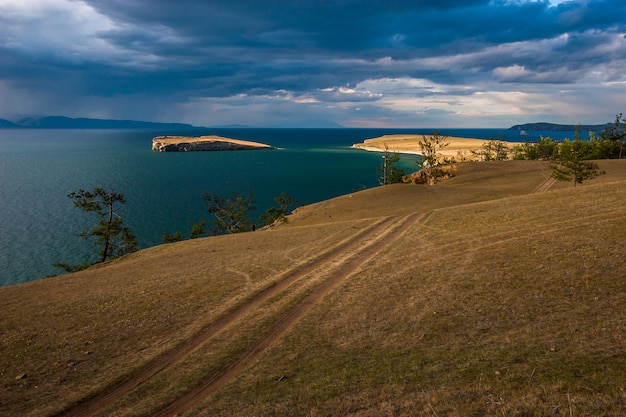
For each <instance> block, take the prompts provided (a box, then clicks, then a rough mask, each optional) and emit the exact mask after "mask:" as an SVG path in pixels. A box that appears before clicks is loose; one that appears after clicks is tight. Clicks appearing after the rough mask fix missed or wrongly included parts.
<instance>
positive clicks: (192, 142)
mask: <svg viewBox="0 0 626 417" xmlns="http://www.w3.org/2000/svg"><path fill="white" fill-rule="evenodd" d="M259 149H273V147H272V146H270V145H266V144H264V143H259V142H251V141H247V140H239V139H231V138H225V137H222V136H215V135H211V136H198V137H190V136H157V137H155V138H154V139H152V150H153V151H159V152H203V151H204V152H206V151H247V150H259Z"/></svg>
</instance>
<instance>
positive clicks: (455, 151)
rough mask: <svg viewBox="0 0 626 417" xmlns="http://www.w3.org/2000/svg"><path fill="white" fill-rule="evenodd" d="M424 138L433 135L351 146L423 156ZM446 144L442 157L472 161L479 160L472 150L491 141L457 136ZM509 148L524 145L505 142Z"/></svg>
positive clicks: (393, 137) (386, 137)
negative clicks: (422, 143) (422, 145)
mask: <svg viewBox="0 0 626 417" xmlns="http://www.w3.org/2000/svg"><path fill="white" fill-rule="evenodd" d="M423 136H427V137H429V136H432V135H413V134H411V135H404V134H398V135H383V136H379V137H376V138H372V139H366V140H364V141H363V142H361V143H355V144H354V145H352V146H351V148H352V149H359V150H363V151H367V152H385V148H386V149H387V150H388V151H389V152H397V153H400V154H408V155H422V153H421V148H420V146H419V141H420V140H422V138H423ZM444 138H445V142H448V143H449V145H448V146H446V147H445V148H444V149H443V150H441V151H440V152H438V153H439V154H440V155H442V156H462V157H463V158H464V159H466V160H472V159H476V160H478V158H477V157H476V156H475V155H473V154H472V153H471V151H472V150H479V149H480V148H481V147H482V146H483V145H484V144H485V143H489V142H490V140H486V139H476V138H463V137H456V136H447V137H446V136H444ZM504 142H506V143H507V145H509V146H517V145H523V143H522V142H508V141H504Z"/></svg>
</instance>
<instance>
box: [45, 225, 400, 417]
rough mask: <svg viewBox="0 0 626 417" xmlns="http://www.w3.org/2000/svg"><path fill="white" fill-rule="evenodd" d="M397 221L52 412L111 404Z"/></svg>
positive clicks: (69, 414)
mask: <svg viewBox="0 0 626 417" xmlns="http://www.w3.org/2000/svg"><path fill="white" fill-rule="evenodd" d="M393 220H394V218H393V217H385V218H382V219H381V220H379V221H377V222H375V223H374V224H372V225H371V226H369V227H368V228H366V229H364V230H362V231H360V232H358V233H357V234H355V235H353V236H351V237H349V238H347V239H345V240H344V241H343V242H342V243H340V244H338V245H337V246H335V247H333V248H331V249H330V250H329V251H327V252H326V253H324V254H323V255H321V256H319V257H318V258H315V259H313V260H312V261H310V262H308V263H307V264H304V265H300V266H296V267H294V268H293V269H291V270H288V271H286V272H284V273H282V274H281V275H282V277H280V278H279V279H278V280H277V281H275V282H273V283H271V284H269V285H268V286H267V287H265V288H264V289H262V290H260V291H259V292H257V293H256V294H253V295H252V296H251V297H250V298H248V299H247V300H245V301H243V302H242V303H240V304H239V305H237V306H236V307H234V308H233V309H231V310H230V311H228V312H226V313H224V314H223V315H221V316H220V317H218V318H217V319H215V320H214V321H213V322H211V323H210V324H208V325H206V326H205V327H203V328H202V329H201V330H199V331H198V332H197V333H195V334H194V335H193V336H191V337H190V338H188V339H186V340H184V341H183V342H181V343H179V344H178V345H177V346H175V347H174V348H172V349H171V350H169V351H167V352H165V353H163V354H161V355H159V356H157V357H155V358H154V359H152V360H150V361H149V362H147V363H146V364H144V365H143V366H141V367H139V368H138V369H136V370H134V371H132V372H131V373H129V374H127V375H126V376H123V377H122V378H120V379H119V380H118V381H116V382H114V383H112V384H110V385H108V386H106V387H105V388H104V389H102V390H100V391H98V392H96V393H93V394H92V395H90V396H88V397H86V398H83V399H82V400H79V401H78V402H77V403H74V404H72V405H70V406H69V407H67V408H65V409H64V410H62V411H60V412H58V413H56V414H53V415H52V416H53V417H79V416H89V415H91V414H94V413H96V412H98V411H100V410H103V409H104V408H105V407H107V406H110V405H112V404H113V403H115V402H116V401H117V400H119V399H121V398H123V397H124V396H125V395H127V394H128V393H130V392H132V391H133V390H134V389H136V388H137V387H139V386H140V385H142V384H143V383H145V382H146V381H148V380H149V379H150V378H152V377H154V376H155V375H157V374H158V373H160V372H161V371H163V370H164V369H166V368H167V367H169V366H171V365H172V364H174V363H175V362H178V361H180V360H182V359H183V358H184V357H186V356H187V355H189V354H190V353H191V352H193V351H194V350H195V349H197V348H198V347H200V346H201V345H202V344H204V343H206V342H207V341H208V340H210V339H211V337H213V336H214V335H215V334H216V333H218V332H220V331H221V330H224V329H225V328H227V327H228V326H230V325H232V324H233V323H235V322H237V321H238V320H240V319H241V318H243V317H244V316H246V315H247V314H250V313H251V312H253V311H254V309H255V308H257V307H258V306H259V305H260V304H262V303H263V302H265V301H267V300H269V299H270V298H272V297H274V296H276V295H277V294H279V293H281V292H282V291H284V290H286V289H287V288H288V287H289V286H290V285H292V284H293V283H295V282H296V281H298V280H300V279H302V278H303V277H305V276H307V275H308V274H310V273H311V272H313V271H315V270H317V269H319V268H321V267H322V266H324V265H326V264H328V263H331V262H333V261H334V260H335V259H338V258H340V257H341V256H342V255H345V254H346V253H349V252H350V251H354V250H356V249H358V248H359V247H360V246H361V245H363V243H364V242H366V241H367V240H368V239H372V237H373V236H378V235H384V234H385V233H386V232H387V230H388V227H389V224H390V223H392V221H393Z"/></svg>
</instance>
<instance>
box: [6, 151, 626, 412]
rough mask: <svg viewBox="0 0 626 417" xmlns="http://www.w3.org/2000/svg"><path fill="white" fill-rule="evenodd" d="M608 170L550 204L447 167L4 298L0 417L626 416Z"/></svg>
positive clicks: (558, 189)
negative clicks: (423, 182)
mask: <svg viewBox="0 0 626 417" xmlns="http://www.w3.org/2000/svg"><path fill="white" fill-rule="evenodd" d="M601 163H602V168H603V169H604V170H606V171H607V175H605V176H602V177H600V178H598V179H596V180H593V181H589V182H588V183H585V184H584V185H583V186H578V187H576V188H572V187H571V185H569V184H565V183H556V184H553V185H552V186H551V187H550V188H549V189H548V191H545V187H541V185H542V184H544V185H546V184H548V185H550V184H549V182H548V181H547V180H548V178H549V170H548V167H547V165H546V164H543V163H540V162H530V161H519V162H518V161H516V162H504V163H502V162H500V163H480V164H478V163H476V164H464V165H459V167H458V173H457V177H455V178H453V179H451V180H449V181H446V182H443V183H441V184H439V185H437V186H436V187H424V186H415V185H397V186H385V187H379V188H376V189H372V190H366V191H362V192H359V193H354V194H352V195H348V196H343V197H339V198H337V199H333V200H329V201H325V202H322V203H318V204H315V205H311V206H307V207H303V208H300V209H298V210H297V212H296V213H294V215H293V216H291V221H290V223H289V224H288V225H286V226H283V227H279V228H276V229H272V230H263V231H257V232H254V233H246V234H240V235H233V236H221V237H215V238H208V239H200V240H194V241H186V242H180V243H176V244H170V245H163V246H159V247H155V248H151V249H147V250H144V251H140V252H137V253H135V254H133V255H131V256H127V257H125V258H123V259H120V260H117V261H115V262H111V263H109V264H106V265H101V266H99V267H94V268H91V269H89V270H86V271H82V272H80V273H76V274H71V275H66V276H60V277H56V278H49V279H44V280H41V281H38V282H32V283H27V284H23V285H19V286H15V287H8V288H0V308H1V309H2V315H1V316H0V343H1V344H2V353H1V359H2V364H1V365H0V378H1V380H2V385H3V387H4V391H3V393H2V394H1V396H0V405H1V406H0V415H3V416H4V415H6V416H14V415H23V416H45V415H55V414H58V413H60V412H61V411H62V410H64V409H65V410H66V413H65V414H61V415H98V416H108V415H119V416H122V415H124V416H130V415H173V414H175V413H180V414H183V413H185V412H187V413H189V415H198V416H199V415H211V416H220V415H223V416H232V415H298V416H299V415H310V416H322V415H329V416H330V415H332V416H336V415H353V416H380V415H433V416H444V415H453V416H454V415H458V416H467V415H476V416H478V415H498V416H515V415H517V416H522V415H523V416H535V415H536V416H549V415H555V414H554V413H555V410H556V408H555V407H558V409H559V412H560V414H561V415H575V416H581V415H606V416H622V415H625V414H626V308H625V307H626V279H625V278H626V256H625V255H624V253H625V251H624V247H625V243H626V237H625V232H626V204H625V203H626V164H625V163H624V161H601ZM537 191H545V192H537ZM125 383H127V385H124V384H125ZM107 387H109V392H110V395H109V396H108V397H107V396H104V395H101V397H102V398H100V399H98V395H99V393H102V392H106V389H107ZM125 387H126V388H125ZM103 390H105V391H103ZM90 396H92V397H91V399H90ZM84 399H87V400H86V401H84V402H83V403H82V404H89V403H90V401H91V402H92V403H93V406H92V408H84V409H81V408H80V406H79V407H74V408H72V406H73V404H77V403H78V402H79V401H81V400H84ZM168 413H169V414H168Z"/></svg>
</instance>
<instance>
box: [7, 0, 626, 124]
mask: <svg viewBox="0 0 626 417" xmlns="http://www.w3.org/2000/svg"><path fill="white" fill-rule="evenodd" d="M625 36H626V0H573V1H568V0H413V1H401V0H382V1H378V0H372V1H366V0H361V1H358V0H354V1H351V0H334V1H331V0H284V1H279V0H220V1H218V0H208V1H207V0H175V1H172V0H0V117H1V118H6V119H9V120H16V119H18V118H20V117H22V116H26V115H62V116H68V117H93V118H112V119H134V120H148V121H163V122H166V121H167V122H183V123H191V124H194V125H199V126H215V125H230V124H238V125H249V126H285V127H329V126H344V127H424V128H430V127H433V128H437V127H508V126H510V125H512V124H516V123H525V122H536V121H548V122H554V123H568V124H569V123H571V124H574V123H578V122H580V123H604V122H608V121H612V120H614V118H615V115H616V114H617V113H621V112H624V113H626V37H625Z"/></svg>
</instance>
